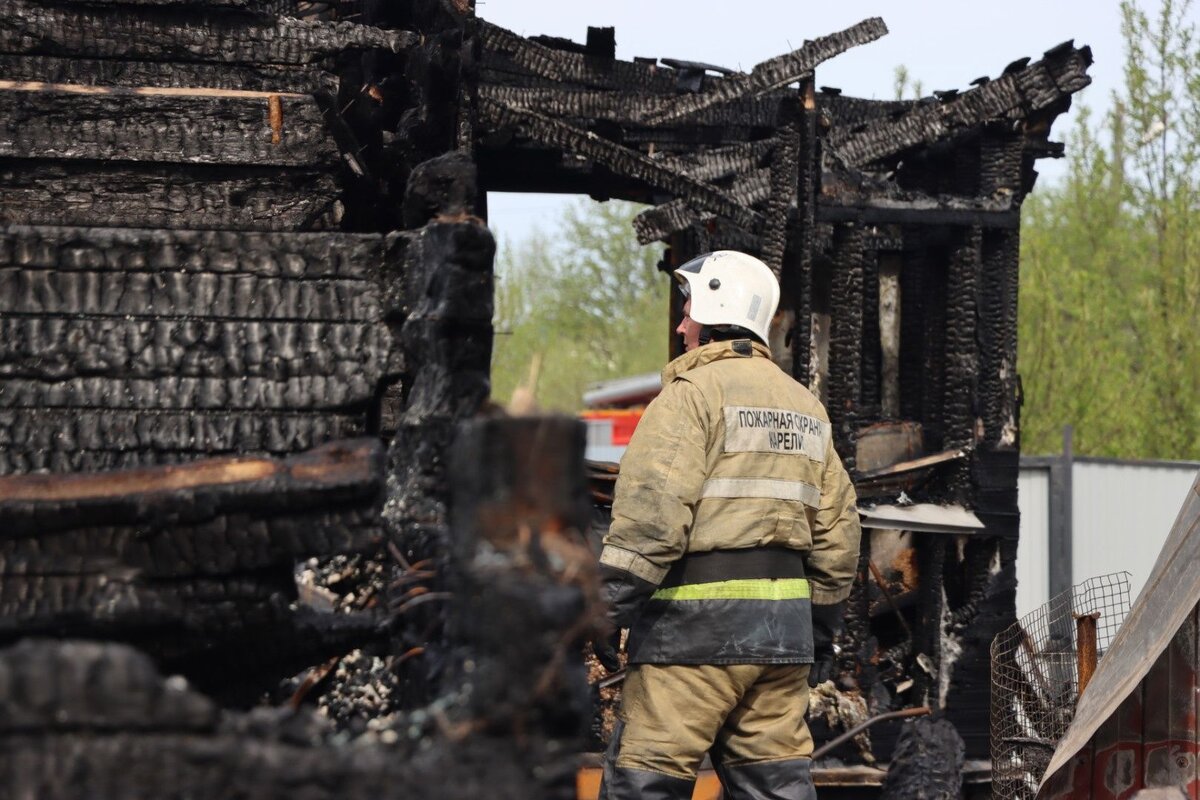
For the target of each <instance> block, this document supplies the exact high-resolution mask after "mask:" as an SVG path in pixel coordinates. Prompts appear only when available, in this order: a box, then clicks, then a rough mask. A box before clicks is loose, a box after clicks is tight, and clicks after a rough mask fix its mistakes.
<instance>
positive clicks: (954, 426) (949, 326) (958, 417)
mask: <svg viewBox="0 0 1200 800" xmlns="http://www.w3.org/2000/svg"><path fill="white" fill-rule="evenodd" d="M981 247H982V232H981V230H980V229H979V228H978V227H971V228H963V229H962V231H961V233H960V235H959V237H958V241H957V242H956V243H955V246H954V247H953V248H952V249H951V251H950V258H949V273H948V275H947V288H946V350H945V353H946V360H945V370H946V371H945V380H946V383H945V389H944V391H945V395H944V397H945V400H944V403H943V406H942V407H943V413H944V417H945V429H944V435H945V440H944V444H943V446H944V447H947V448H949V447H960V448H967V447H974V445H975V443H976V439H977V433H976V429H977V427H978V425H979V422H978V417H977V414H976V405H975V398H976V388H977V387H976V383H977V380H978V374H979V344H978V338H977V335H976V334H977V329H978V316H977V315H978V310H977V309H978V300H979V298H978V291H979V268H980V258H981ZM970 484H971V473H970V466H969V464H967V463H964V464H962V465H961V466H959V467H956V468H955V471H954V474H953V477H952V478H951V485H952V487H953V490H954V492H955V493H956V497H957V498H958V500H959V501H960V502H961V501H964V500H965V499H966V498H967V497H968V496H970V493H971V492H970Z"/></svg>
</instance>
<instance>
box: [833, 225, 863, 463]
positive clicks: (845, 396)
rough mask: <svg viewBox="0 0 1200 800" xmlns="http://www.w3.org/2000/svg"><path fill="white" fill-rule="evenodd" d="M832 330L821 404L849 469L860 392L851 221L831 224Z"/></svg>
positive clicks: (857, 259) (858, 296) (857, 266)
mask: <svg viewBox="0 0 1200 800" xmlns="http://www.w3.org/2000/svg"><path fill="white" fill-rule="evenodd" d="M833 248H834V256H833V259H834V263H833V291H832V295H833V297H832V306H833V308H834V310H835V313H834V314H833V319H832V321H831V322H832V325H833V331H832V335H831V337H830V344H829V392H828V399H827V400H825V407H826V409H827V410H828V411H829V417H830V419H831V420H832V422H833V435H834V444H835V446H836V448H837V451H838V455H840V456H841V457H842V461H843V463H845V465H846V468H847V469H849V470H853V469H854V440H855V436H854V431H855V425H856V424H857V413H856V411H857V408H858V403H859V396H860V393H861V391H862V342H863V330H862V327H863V326H862V291H863V267H862V260H863V232H862V229H861V228H859V227H858V226H857V225H855V224H853V223H842V224H839V225H837V226H836V227H835V229H834V236H833Z"/></svg>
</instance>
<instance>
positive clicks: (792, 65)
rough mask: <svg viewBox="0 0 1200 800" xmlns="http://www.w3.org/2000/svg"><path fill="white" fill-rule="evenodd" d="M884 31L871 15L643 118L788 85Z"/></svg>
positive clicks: (675, 115)
mask: <svg viewBox="0 0 1200 800" xmlns="http://www.w3.org/2000/svg"><path fill="white" fill-rule="evenodd" d="M887 32H888V29H887V25H885V24H884V22H883V20H882V19H881V18H879V17H871V18H870V19H866V20H863V21H862V22H860V23H858V24H857V25H852V26H850V27H849V28H846V29H845V30H843V31H838V32H837V33H831V34H829V35H828V36H822V37H820V38H817V39H813V40H811V41H808V42H805V43H804V46H803V47H801V48H800V49H798V50H794V51H792V52H791V53H788V54H786V55H782V56H777V57H776V58H772V59H770V60H769V61H764V62H762V63H761V64H759V65H758V66H756V67H755V68H754V69H753V70H751V71H750V73H749V74H746V73H741V74H739V75H734V76H732V77H729V78H722V79H721V80H720V81H717V82H716V84H715V86H714V87H713V89H712V90H711V91H707V92H703V93H701V94H693V95H687V96H685V97H680V98H676V101H675V103H674V104H673V106H672V107H671V108H669V109H667V110H665V111H663V112H660V113H659V114H655V115H651V116H650V117H649V118H648V119H647V120H646V121H647V122H649V123H651V124H662V123H664V122H671V121H674V120H680V119H687V118H690V117H691V116H693V115H694V114H698V113H699V112H701V111H703V110H705V109H707V108H711V107H712V106H715V105H718V104H721V103H728V102H731V101H733V100H738V99H740V98H743V97H746V96H755V95H760V94H763V93H765V92H769V91H771V90H772V89H778V88H780V87H782V86H787V85H788V84H789V83H793V82H795V81H798V80H800V79H801V78H802V77H804V76H806V75H809V74H811V73H812V71H813V70H814V69H815V68H816V66H817V65H818V64H820V63H821V62H822V61H828V60H829V59H831V58H833V57H834V56H836V55H838V54H840V53H844V52H846V51H847V50H849V49H850V48H852V47H857V46H858V45H862V44H867V43H868V42H873V41H875V40H876V39H878V38H880V37H882V36H884V35H885V34H887Z"/></svg>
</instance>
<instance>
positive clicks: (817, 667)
mask: <svg viewBox="0 0 1200 800" xmlns="http://www.w3.org/2000/svg"><path fill="white" fill-rule="evenodd" d="M845 614H846V604H845V602H841V603H834V604H832V605H827V606H826V605H822V606H818V605H814V606H813V607H812V629H813V663H812V667H810V668H809V670H808V685H809V686H810V687H812V688H816V687H817V685H818V684H821V683H824V682H825V681H831V680H833V676H834V659H836V658H837V648H836V647H835V645H834V644H833V639H834V637H835V636H837V634H838V631H840V630H841V629H842V617H844V616H845Z"/></svg>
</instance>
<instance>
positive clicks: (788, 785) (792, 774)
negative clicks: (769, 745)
mask: <svg viewBox="0 0 1200 800" xmlns="http://www.w3.org/2000/svg"><path fill="white" fill-rule="evenodd" d="M716 766H717V777H718V778H720V779H721V786H722V787H724V789H725V800H817V790H816V787H814V786H813V782H812V759H808V758H790V759H788V760H786V761H758V762H755V763H753V764H738V765H737V766H734V767H727V766H724V765H721V764H717V765H716Z"/></svg>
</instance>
